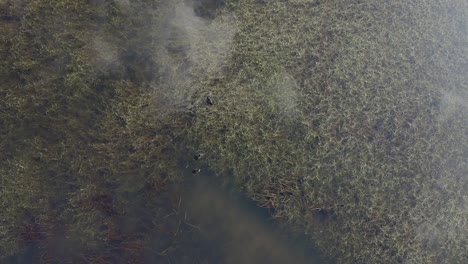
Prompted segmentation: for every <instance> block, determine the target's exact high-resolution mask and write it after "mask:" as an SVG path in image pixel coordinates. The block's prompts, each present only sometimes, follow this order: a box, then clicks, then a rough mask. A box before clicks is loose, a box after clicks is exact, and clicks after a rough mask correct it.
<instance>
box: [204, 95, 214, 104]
mask: <svg viewBox="0 0 468 264" xmlns="http://www.w3.org/2000/svg"><path fill="white" fill-rule="evenodd" d="M206 104H208V105H213V104H214V101H213V99H212V98H211V97H209V96H207V97H206Z"/></svg>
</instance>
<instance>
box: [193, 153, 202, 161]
mask: <svg viewBox="0 0 468 264" xmlns="http://www.w3.org/2000/svg"><path fill="white" fill-rule="evenodd" d="M201 156H202V154H201V153H197V154H196V155H195V156H194V157H193V159H194V160H199V159H200V158H201Z"/></svg>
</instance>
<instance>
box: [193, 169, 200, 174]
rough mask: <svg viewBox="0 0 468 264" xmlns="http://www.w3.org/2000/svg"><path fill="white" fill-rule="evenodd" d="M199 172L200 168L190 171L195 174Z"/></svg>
mask: <svg viewBox="0 0 468 264" xmlns="http://www.w3.org/2000/svg"><path fill="white" fill-rule="evenodd" d="M199 172H200V169H195V170H193V171H192V173H193V174H197V173H199Z"/></svg>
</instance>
